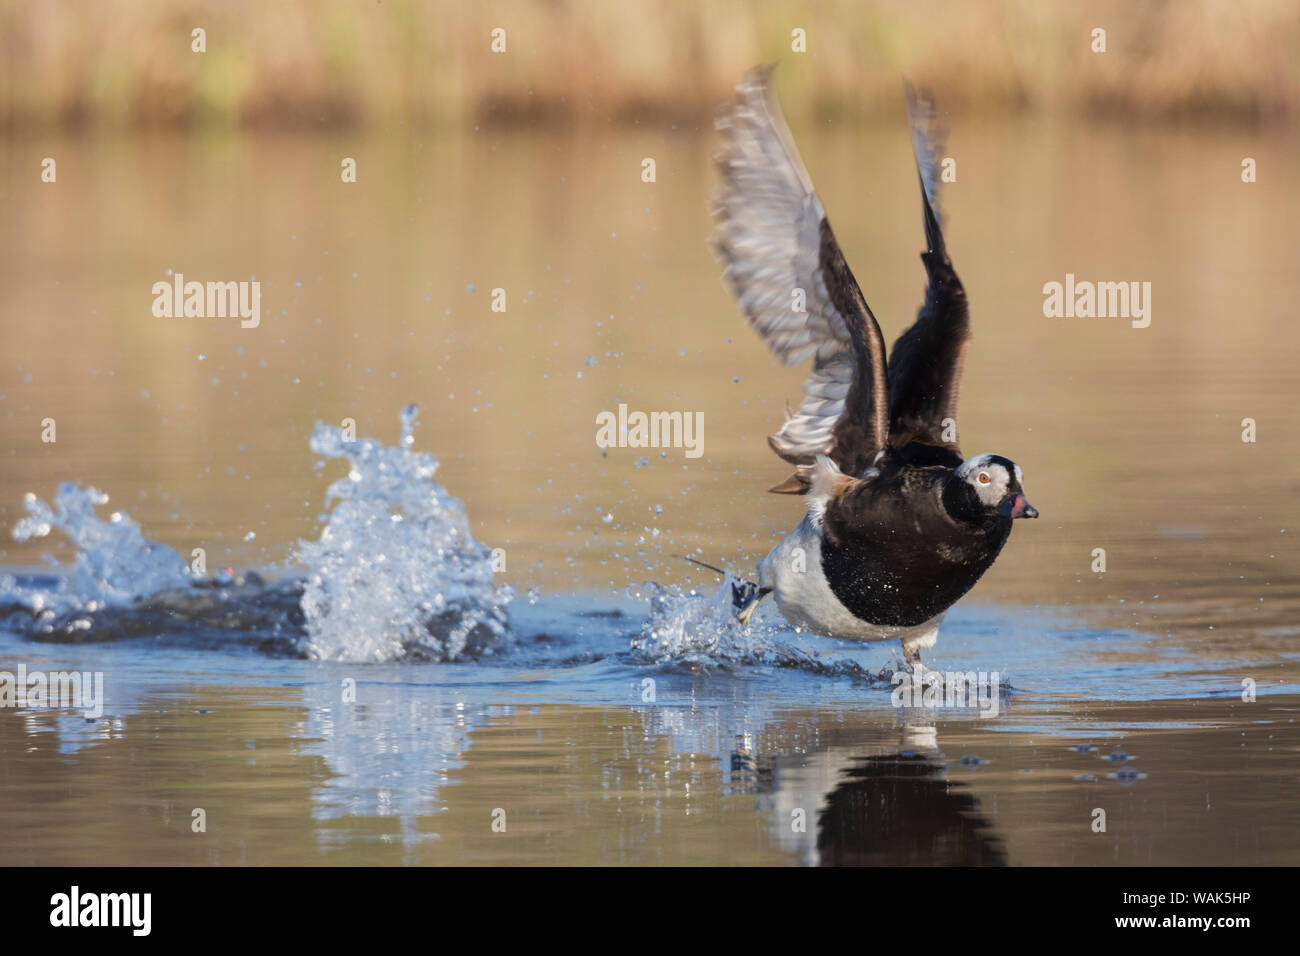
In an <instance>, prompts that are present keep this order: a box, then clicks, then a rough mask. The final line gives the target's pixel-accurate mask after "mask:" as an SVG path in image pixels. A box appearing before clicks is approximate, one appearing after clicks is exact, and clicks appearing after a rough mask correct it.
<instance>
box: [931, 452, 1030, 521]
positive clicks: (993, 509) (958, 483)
mask: <svg viewBox="0 0 1300 956" xmlns="http://www.w3.org/2000/svg"><path fill="white" fill-rule="evenodd" d="M1023 481H1024V476H1023V474H1022V473H1021V471H1020V466H1019V465H1017V464H1016V463H1015V462H1014V461H1012V460H1011V459H1010V458H1003V457H1002V456H1001V455H988V454H985V455H976V456H975V457H974V458H967V459H966V460H965V461H963V462H962V463H961V464H960V465H959V466H958V467H957V470H956V471H955V472H954V473H953V476H952V478H951V479H950V480H949V482H948V487H947V488H945V489H944V503H945V505H947V507H948V511H949V512H950V513H952V514H954V515H956V516H959V517H964V518H966V519H967V520H971V519H975V520H981V519H985V518H990V517H992V516H994V515H998V516H1000V517H1003V518H1037V517H1038V509H1037V508H1035V507H1034V506H1033V505H1031V504H1030V503H1029V499H1028V498H1026V497H1025V489H1024V485H1023V484H1022V482H1023Z"/></svg>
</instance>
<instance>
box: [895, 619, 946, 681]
mask: <svg viewBox="0 0 1300 956" xmlns="http://www.w3.org/2000/svg"><path fill="white" fill-rule="evenodd" d="M938 639H939V622H938V621H937V620H935V621H933V622H932V623H928V624H923V625H920V626H918V627H915V628H913V629H912V630H911V631H909V632H908V633H906V634H903V635H902V636H901V638H900V640H901V642H902V645H903V660H904V661H905V662H906V664H907V666H908V667H909V668H910V669H912V670H916V668H917V667H918V666H919V665H920V663H921V651H922V650H924V649H926V648H929V647H934V642H935V641H937V640H938Z"/></svg>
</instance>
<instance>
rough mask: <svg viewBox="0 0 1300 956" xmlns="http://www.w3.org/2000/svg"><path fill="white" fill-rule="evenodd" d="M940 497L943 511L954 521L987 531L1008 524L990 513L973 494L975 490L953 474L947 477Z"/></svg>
mask: <svg viewBox="0 0 1300 956" xmlns="http://www.w3.org/2000/svg"><path fill="white" fill-rule="evenodd" d="M942 497H943V509H944V511H946V512H948V515H949V517H951V518H952V519H953V520H954V521H959V522H961V523H962V524H967V525H974V526H975V527H977V528H983V529H986V530H989V531H992V530H993V529H994V528H996V527H997V526H998V525H999V524H1002V523H1003V522H1006V523H1008V524H1009V523H1010V522H1009V520H1008V519H1006V518H1003V517H1002V516H1001V515H999V514H998V513H997V512H990V511H989V510H988V509H987V508H986V507H985V506H984V504H983V503H982V502H981V501H980V500H979V497H978V496H977V495H976V494H975V489H974V488H972V487H971V486H970V485H969V484H967V483H966V482H965V481H963V480H962V479H961V478H958V477H957V476H956V475H955V474H953V475H949V476H948V480H947V482H945V484H944V486H943V495H942Z"/></svg>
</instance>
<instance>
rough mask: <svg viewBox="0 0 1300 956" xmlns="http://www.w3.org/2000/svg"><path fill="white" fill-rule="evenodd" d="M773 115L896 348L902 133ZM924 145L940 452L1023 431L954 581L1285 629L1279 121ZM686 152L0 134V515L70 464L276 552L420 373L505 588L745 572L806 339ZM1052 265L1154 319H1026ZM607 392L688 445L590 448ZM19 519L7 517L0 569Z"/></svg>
mask: <svg viewBox="0 0 1300 956" xmlns="http://www.w3.org/2000/svg"><path fill="white" fill-rule="evenodd" d="M796 136H797V138H798V139H799V142H800V144H801V147H802V149H803V151H804V153H805V155H806V159H807V161H808V165H809V167H810V169H811V170H812V173H813V176H814V179H815V181H816V182H817V184H818V186H819V189H820V191H821V193H822V195H823V198H824V201H825V205H826V207H827V209H828V210H829V213H830V216H831V218H832V221H833V223H834V224H835V227H836V230H837V232H838V234H839V236H840V238H841V242H842V243H843V245H844V246H845V248H846V250H847V253H848V256H849V259H850V261H851V263H852V264H853V266H854V268H855V270H856V272H857V275H858V277H859V279H860V281H861V284H862V286H863V287H864V290H865V291H866V294H867V296H868V299H869V301H870V302H871V303H872V306H873V309H874V310H875V312H876V313H877V314H878V316H879V317H880V318H881V321H882V325H883V326H884V327H885V331H886V336H887V337H888V338H889V339H890V340H891V341H892V339H893V337H894V336H895V335H896V334H897V333H898V332H899V331H900V330H901V329H902V328H903V326H904V324H905V323H906V322H909V321H910V319H911V316H912V315H913V314H914V310H915V308H916V305H917V303H918V300H919V296H920V291H921V285H922V273H921V269H920V264H919V261H918V259H917V253H918V250H919V242H920V226H919V222H918V219H919V216H918V214H917V196H916V186H915V181H914V176H913V173H912V170H911V168H910V163H911V158H910V151H909V148H908V144H907V142H906V139H905V134H904V132H902V131H901V127H900V128H893V127H891V128H890V129H879V130H878V129H865V130H857V131H841V130H823V129H817V128H813V129H803V130H796ZM950 146H951V148H950V152H952V153H953V155H954V156H955V157H956V158H957V160H958V167H957V169H958V181H957V182H956V183H954V184H951V185H950V186H949V188H948V193H947V200H946V205H947V207H948V210H949V215H950V225H949V232H950V240H949V244H950V247H951V248H952V251H953V255H954V260H955V262H956V264H957V267H958V269H959V271H960V273H961V275H962V277H963V279H964V281H965V283H966V285H967V287H968V289H969V291H970V296H971V300H972V304H973V310H974V322H975V330H976V338H975V341H974V344H973V347H972V349H971V352H970V355H969V360H968V365H967V376H966V381H965V387H964V392H963V405H962V415H961V421H960V424H961V428H962V433H961V434H962V443H963V447H964V448H965V450H966V451H967V453H974V452H976V451H982V450H996V451H998V452H1001V453H1004V454H1006V455H1008V456H1010V457H1012V458H1014V459H1015V460H1016V461H1018V462H1019V463H1021V465H1022V466H1023V467H1024V470H1025V476H1026V484H1027V487H1028V488H1029V490H1030V492H1031V494H1032V499H1033V501H1034V502H1035V504H1037V505H1038V506H1039V509H1040V511H1041V512H1042V514H1043V518H1042V519H1040V520H1039V521H1038V522H1037V523H1035V524H1032V525H1029V526H1027V527H1026V526H1018V527H1017V529H1016V534H1015V535H1014V536H1013V540H1012V541H1011V543H1010V545H1009V547H1008V549H1007V551H1006V552H1005V553H1004V555H1003V556H1002V558H1000V560H999V562H998V564H997V565H996V566H995V568H994V569H993V571H992V572H991V573H990V574H989V575H988V576H987V578H986V579H985V581H984V582H983V583H981V585H980V586H979V588H978V589H977V590H976V592H975V593H976V595H977V596H978V597H980V598H983V599H991V600H998V601H1010V602H1015V603H1050V604H1056V605H1059V604H1074V605H1079V606H1081V607H1083V608H1105V609H1109V610H1110V611H1112V612H1114V616H1115V618H1116V619H1117V620H1118V621H1119V622H1120V623H1127V624H1132V625H1135V626H1138V627H1143V626H1147V627H1153V628H1157V629H1158V628H1160V627H1164V626H1166V625H1165V624H1163V623H1161V622H1162V621H1168V622H1170V623H1171V624H1177V625H1188V626H1196V625H1197V623H1198V622H1199V621H1200V620H1201V619H1202V618H1207V619H1208V618H1209V617H1213V618H1214V619H1215V620H1216V621H1217V622H1218V623H1219V624H1220V626H1222V625H1225V624H1231V625H1235V626H1247V627H1250V628H1252V629H1255V628H1256V627H1268V628H1273V627H1278V626H1282V625H1287V624H1289V623H1290V621H1291V615H1290V611H1291V609H1292V608H1294V606H1295V601H1296V598H1297V595H1298V594H1300V585H1298V583H1297V574H1296V571H1297V552H1296V548H1295V547H1293V546H1292V545H1291V544H1290V542H1291V541H1293V540H1294V539H1295V535H1296V534H1300V527H1298V526H1297V522H1296V520H1295V519H1296V516H1297V508H1296V504H1295V502H1296V500H1297V496H1296V491H1297V484H1298V479H1297V473H1296V470H1295V468H1294V466H1293V462H1294V460H1295V458H1296V455H1297V452H1300V438H1298V437H1297V436H1300V427H1297V425H1298V423H1297V421H1296V406H1295V403H1294V401H1293V397H1294V394H1295V389H1294V385H1293V381H1294V370H1293V364H1294V362H1293V357H1294V356H1293V352H1294V348H1293V346H1294V343H1295V342H1296V337H1295V331H1294V315H1293V311H1294V310H1293V309H1292V308H1291V305H1292V303H1293V302H1294V301H1295V299H1296V297H1297V294H1300V276H1298V274H1297V270H1296V269H1295V262H1294V254H1293V253H1292V251H1291V249H1290V244H1289V243H1288V242H1286V241H1282V240H1283V239H1284V237H1286V236H1287V235H1288V234H1289V230H1288V226H1289V224H1290V223H1291V222H1293V221H1294V219H1295V215H1296V213H1297V211H1300V188H1298V187H1297V186H1296V185H1295V184H1294V183H1293V182H1291V181H1290V180H1288V179H1287V178H1285V177H1282V176H1280V175H1277V174H1276V171H1277V170H1280V169H1282V168H1284V167H1285V163H1286V156H1287V155H1288V150H1289V149H1291V148H1293V147H1294V139H1293V138H1288V137H1285V136H1282V135H1280V134H1278V133H1268V132H1263V131H1242V130H1231V131H1218V130H1214V129H1192V130H1184V129H1178V128H1169V129H1150V130H1134V129H1117V128H1111V127H1107V128H1089V127H1083V128H1077V127H1062V126H1051V125H1043V124H1034V123H1030V122H1026V123H1018V124H1012V125H1006V126H1000V127H997V128H990V127H987V126H980V125H975V124H962V123H958V124H956V127H955V130H954V132H953V134H952V136H951V138H950ZM711 148H712V140H711V138H710V137H709V136H708V135H706V134H705V133H703V132H702V131H699V130H680V131H654V132H650V131H645V132H641V131H621V132H618V133H611V134H609V135H608V136H606V137H601V138H589V137H585V136H583V135H573V136H567V137H566V136H559V137H557V136H548V135H544V134H541V133H517V132H515V133H511V132H500V131H489V132H477V133H473V134H468V135H447V136H438V135H433V134H430V135H427V136H423V137H419V138H409V139H408V138H404V136H403V134H402V133H401V131H400V130H395V131H394V132H393V135H392V136H391V137H389V138H379V137H375V138H370V139H366V140H364V141H360V142H357V141H350V140H346V139H326V138H320V139H311V138H287V139H277V138H273V137H263V138H259V137H249V136H244V137H224V138H213V139H207V138H202V137H196V138H192V139H185V138H173V139H158V140H138V139H110V140H94V139H87V140H75V139H74V140H68V139H60V140H53V141H42V140H33V141H24V140H11V141H8V142H7V143H6V144H4V145H3V146H2V147H0V149H2V150H3V152H0V164H2V165H3V168H4V173H5V187H4V198H3V202H4V207H5V209H4V215H5V220H6V223H7V225H8V228H7V229H6V231H5V233H4V248H3V255H2V256H0V273H2V274H3V278H4V287H5V290H6V295H5V296H4V297H3V300H0V322H2V323H3V327H4V329H5V333H6V355H5V361H4V362H3V363H2V364H0V394H3V396H4V398H3V400H2V401H0V410H2V411H3V414H2V415H0V436H2V441H3V445H2V447H3V448H4V449H5V450H6V451H7V454H8V458H9V463H8V465H7V466H6V467H5V468H4V469H3V472H0V521H4V522H5V523H6V524H11V523H12V522H13V521H14V520H15V519H16V517H17V516H18V515H19V514H20V513H21V504H20V502H21V495H22V494H23V493H24V492H26V491H29V490H31V491H36V492H37V493H39V494H41V495H43V496H48V495H49V494H50V493H52V491H53V489H54V487H55V485H56V484H57V482H59V481H61V480H67V479H80V480H82V481H84V482H87V483H90V484H93V485H95V486H96V487H99V488H101V489H103V490H105V491H107V492H109V493H110V495H112V498H113V501H114V504H115V506H116V507H121V508H124V509H126V510H127V511H128V512H129V513H130V514H132V515H133V516H134V517H135V518H137V519H138V520H139V521H140V523H141V524H142V526H143V527H144V529H145V530H146V533H148V534H149V535H151V536H153V537H155V538H158V539H161V540H162V541H164V542H166V543H167V544H170V545H172V546H173V547H175V548H177V549H178V550H180V551H182V552H183V553H186V554H188V553H189V551H190V550H191V549H192V548H194V547H199V546H202V547H206V548H207V550H208V553H209V556H210V560H212V561H213V563H220V564H222V565H226V564H233V565H237V566H243V565H248V564H264V563H273V562H280V561H283V560H285V559H286V558H287V556H288V554H289V551H290V548H291V546H292V543H293V542H294V541H295V540H296V539H297V538H298V537H300V536H304V535H307V536H311V535H314V534H315V532H316V530H317V518H318V516H319V514H320V513H321V510H322V497H323V490H324V487H325V481H324V480H322V478H321V477H319V476H318V475H317V474H315V473H314V472H313V470H312V462H313V459H312V456H311V454H310V453H309V452H308V450H307V436H308V435H309V433H310V431H311V428H312V426H313V424H314V423H315V422H316V421H317V420H320V419H324V420H330V421H339V420H341V419H343V418H347V417H351V418H354V419H355V420H356V422H357V428H358V432H359V433H360V434H370V435H377V436H382V437H385V438H386V439H388V440H390V441H391V440H393V439H395V436H396V432H397V411H398V409H399V408H400V407H402V406H403V405H404V404H406V403H408V402H411V401H415V402H418V403H419V404H420V406H421V409H422V418H423V425H422V427H421V428H420V430H419V431H418V433H417V441H418V443H419V445H420V447H423V448H427V449H429V450H431V451H434V452H435V453H436V454H437V455H439V457H440V458H441V460H442V469H441V472H440V477H441V480H442V481H443V482H444V483H445V484H446V485H447V486H448V487H449V488H450V489H451V490H452V492H453V493H454V494H456V495H458V496H460V497H461V498H462V499H463V500H464V501H465V503H466V504H467V506H468V508H469V512H470V515H471V516H472V518H473V520H474V523H475V526H476V528H477V530H478V533H479V535H480V536H481V538H482V539H483V540H484V541H485V542H488V543H490V544H491V545H493V546H500V547H504V548H505V549H506V550H507V555H508V563H507V574H508V577H509V579H510V580H511V581H512V582H514V583H516V584H518V585H519V586H520V587H521V588H524V587H529V586H532V585H534V584H540V585H542V586H543V587H544V588H546V589H550V590H556V589H559V590H568V589H578V590H586V589H604V588H609V587H616V588H618V587H622V586H623V585H625V584H627V583H629V582H636V581H640V580H643V579H645V578H657V579H660V580H663V579H679V578H680V577H681V576H682V575H684V574H685V573H686V569H685V566H683V565H681V564H680V563H679V562H677V561H675V560H674V559H672V558H671V557H669V555H671V554H672V553H674V552H680V551H685V550H690V549H693V548H695V547H700V548H702V549H703V552H704V554H705V555H706V556H708V557H710V558H712V559H715V560H719V559H720V560H725V561H734V562H735V563H736V565H737V566H738V567H739V568H741V569H744V568H748V567H752V565H753V563H754V562H755V561H756V560H757V558H759V557H761V556H762V554H763V553H765V552H766V550H767V548H768V547H770V546H771V544H772V543H773V542H774V540H776V537H777V535H779V534H780V533H781V532H783V531H784V530H786V529H787V528H788V527H790V526H791V525H792V523H793V522H795V521H796V520H797V517H798V514H799V509H800V506H801V505H800V502H798V501H795V500H791V499H788V498H777V497H773V496H769V495H765V494H764V493H763V492H764V490H765V489H766V488H767V487H768V485H770V484H771V483H773V482H774V481H775V480H777V479H779V478H780V477H781V474H780V472H781V468H780V463H779V462H777V460H776V459H775V458H774V457H773V456H772V455H771V453H770V452H769V451H768V450H767V448H766V445H765V436H766V435H767V434H768V433H769V432H770V431H772V430H774V428H775V427H776V426H777V425H778V423H779V421H780V419H781V416H782V414H783V407H784V404H785V403H786V402H787V401H789V400H792V399H795V398H796V397H797V396H798V394H799V387H800V384H801V381H802V375H803V371H802V370H801V369H795V370H787V369H781V368H778V367H776V366H775V365H774V363H773V362H772V360H771V359H770V357H769V356H768V355H767V354H766V353H765V351H764V350H763V348H762V346H761V345H760V343H759V342H758V341H757V339H756V337H755V336H754V335H752V334H751V333H750V332H749V331H748V330H747V329H746V328H745V326H744V323H743V321H742V320H741V319H740V318H739V316H738V315H737V313H736V310H735V308H734V306H733V304H732V303H731V301H730V300H729V299H728V297H727V295H726V293H725V292H724V290H723V289H722V287H721V284H720V282H719V281H718V269H717V266H716V265H715V264H714V262H713V260H712V258H711V256H710V255H709V253H708V251H707V248H706V245H705V238H706V236H707V234H708V231H709V220H708V215H707V195H708V190H709V188H710V184H711V173H710V170H709V162H708V157H709V150H710V149H711ZM1245 153H1249V154H1250V155H1252V156H1254V157H1255V158H1256V160H1257V161H1258V164H1259V169H1260V170H1261V173H1260V179H1259V182H1257V183H1255V184H1252V185H1246V184H1243V183H1242V182H1240V178H1239V162H1240V156H1241V155H1242V154H1245ZM50 154H57V155H58V156H59V157H60V166H59V181H58V182H57V183H56V184H42V183H41V182H40V180H39V177H38V176H37V175H36V172H35V171H36V170H38V169H39V165H38V161H39V158H40V157H41V156H44V155H50ZM343 156H353V157H355V158H357V159H358V169H359V182H358V183H356V184H355V185H345V184H343V183H342V182H340V177H339V168H340V167H339V162H340V157H343ZM644 156H652V157H655V158H656V161H657V174H658V176H657V179H658V181H657V182H655V183H651V184H646V183H642V182H641V179H640V170H641V165H640V161H641V158H642V157H644ZM169 269H171V270H175V271H177V272H183V273H184V274H185V275H186V276H187V277H189V278H194V279H199V280H200V281H204V280H207V279H221V280H230V279H242V278H248V277H256V278H257V279H258V280H260V281H261V282H262V283H263V293H262V295H263V320H262V323H261V326H260V327H259V328H257V329H249V330H241V329H240V328H238V324H237V322H235V321H232V320H220V319H156V318H154V317H153V316H152V315H151V314H150V311H149V310H150V306H151V304H152V301H153V298H152V293H151V287H152V284H153V283H154V282H156V281H159V280H162V279H164V278H166V277H167V270H169ZM1067 272H1069V273H1073V274H1075V275H1076V276H1078V277H1079V278H1080V279H1083V278H1092V279H1098V280H1113V281H1127V280H1134V281H1146V282H1151V283H1152V287H1153V291H1152V323H1151V327H1150V328H1147V329H1133V328H1131V327H1130V325H1129V323H1128V322H1127V321H1126V320H1124V319H1048V318H1044V316H1043V314H1042V303H1043V294H1042V286H1043V284H1044V283H1045V282H1048V281H1062V280H1063V279H1064V276H1065V274H1066V273H1067ZM497 288H501V289H504V290H506V297H507V299H506V301H507V311H506V312H505V313H494V312H492V311H491V309H490V295H491V290H493V289H497ZM620 402H623V403H627V404H628V405H629V407H630V408H632V409H634V410H636V409H640V410H646V411H650V410H661V409H662V410H683V411H692V412H694V411H701V412H703V413H704V417H705V439H704V449H705V454H704V456H703V457H702V458H699V459H694V460H692V459H687V458H686V457H685V456H684V454H683V453H682V451H681V450H680V449H670V450H668V451H667V452H666V453H664V454H660V452H658V451H655V450H639V449H610V450H609V451H608V453H607V454H602V452H601V450H600V449H598V448H597V447H596V444H595V431H596V428H595V420H596V415H597V414H598V413H599V412H601V411H604V410H613V409H616V408H617V405H618V404H619V403H620ZM47 417H52V418H54V419H55V420H56V421H57V423H58V441H57V443H56V444H52V445H51V444H43V443H42V441H41V421H42V419H44V418H47ZM1247 417H1249V418H1254V419H1255V420H1256V421H1257V423H1258V436H1259V437H1258V441H1257V442H1256V443H1254V444H1245V443H1243V442H1242V441H1241V438H1240V435H1241V430H1242V429H1241V421H1242V419H1243V418H1247ZM328 474H329V475H330V476H332V475H333V471H330V472H328ZM611 513H612V515H613V518H612V520H611V521H610V522H609V523H606V522H605V521H604V520H602V519H603V518H604V517H605V515H608V514H611ZM656 530H657V531H658V532H659V535H658V536H657V537H655V536H654V534H653V532H655V531H656ZM250 532H251V533H253V534H254V535H255V538H254V539H253V540H246V538H247V537H248V535H249V533H250ZM1096 548H1104V549H1105V551H1106V562H1107V573H1106V574H1105V575H1097V574H1094V573H1092V571H1091V565H1092V563H1093V560H1094V558H1093V551H1094V549H1096ZM48 550H50V543H49V542H42V543H40V544H39V545H36V546H18V545H16V544H13V543H10V542H5V546H4V548H3V549H0V562H4V563H6V564H17V563H25V562H30V561H34V560H36V558H37V556H38V554H39V553H41V552H43V551H48ZM55 553H59V552H58V551H57V549H56V552H55ZM63 556H64V557H65V558H66V556H67V555H66V553H64V554H63ZM661 565H662V566H661ZM1157 595H1158V597H1157Z"/></svg>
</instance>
